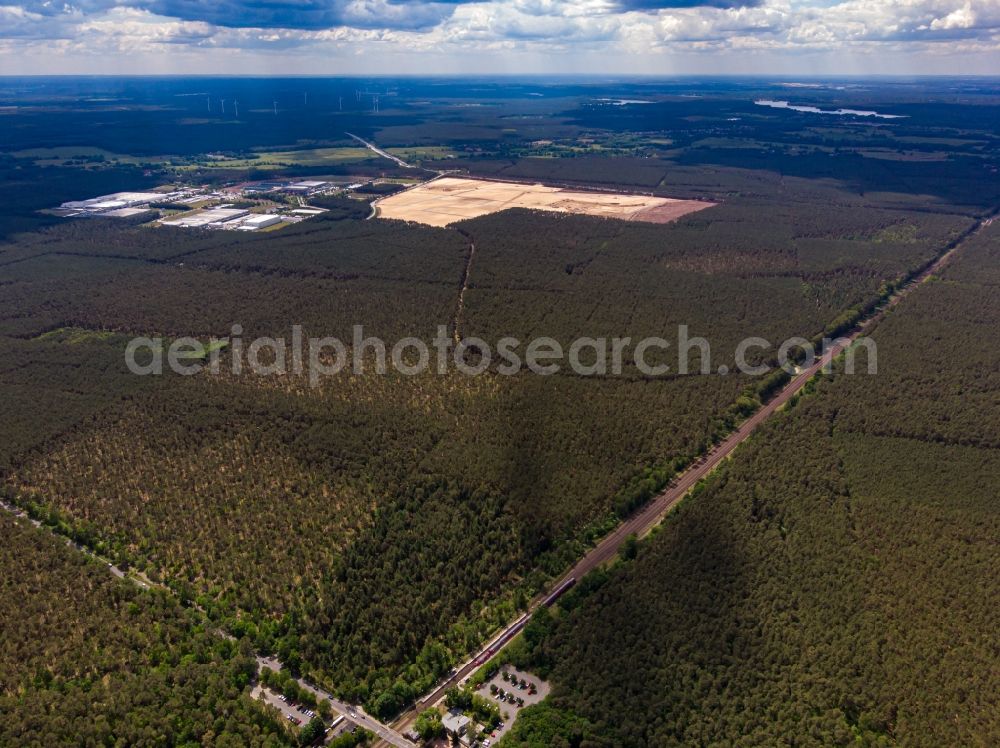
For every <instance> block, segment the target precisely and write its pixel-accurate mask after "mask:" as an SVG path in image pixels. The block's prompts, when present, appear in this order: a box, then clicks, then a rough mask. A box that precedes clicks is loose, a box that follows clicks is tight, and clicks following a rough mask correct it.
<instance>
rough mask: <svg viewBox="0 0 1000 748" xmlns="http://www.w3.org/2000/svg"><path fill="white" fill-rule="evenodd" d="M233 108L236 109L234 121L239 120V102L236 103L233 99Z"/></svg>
mask: <svg viewBox="0 0 1000 748" xmlns="http://www.w3.org/2000/svg"><path fill="white" fill-rule="evenodd" d="M233 107H235V109H236V119H239V118H240V102H238V101H237V100H236V99H233Z"/></svg>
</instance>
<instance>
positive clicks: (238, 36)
mask: <svg viewBox="0 0 1000 748" xmlns="http://www.w3.org/2000/svg"><path fill="white" fill-rule="evenodd" d="M4 3H8V4H4ZM0 73H2V74H6V75H34V74H107V75H116V74H117V75H120V74H249V75H287V74H308V75H400V74H410V75H424V74H426V75H460V74H474V75H483V74H495V75H504V74H510V75H521V74H559V75H562V74H568V75H572V74H581V75H583V74H587V75H592V74H638V75H684V74H695V75H697V74H768V75H790V76H792V75H794V76H808V75H817V76H822V75H871V74H883V75H928V74H929V75H934V74H939V75H1000V0H846V1H844V2H839V1H838V0H508V1H506V2H504V1H498V0H482V1H477V0H445V1H444V2H428V1H427V0H0Z"/></svg>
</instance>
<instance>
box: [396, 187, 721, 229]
mask: <svg viewBox="0 0 1000 748" xmlns="http://www.w3.org/2000/svg"><path fill="white" fill-rule="evenodd" d="M712 205H713V204H712V203H709V202H697V201H693V200H672V199H670V198H662V197H648V196H644V195H635V194H631V195H630V194H621V193H619V194H615V193H610V192H604V193H602V192H578V191H573V190H565V189H561V188H559V187H548V186H546V185H542V184H518V183H515V182H496V181H486V180H479V179H458V178H456V177H444V178H442V179H435V180H434V181H431V182H427V183H426V184H422V185H419V186H417V187H414V188H412V189H409V190H407V191H405V192H401V193H399V194H396V195H392V196H390V197H386V198H383V199H381V200H379V201H378V210H379V215H381V216H382V217H384V218H396V219H399V220H402V221H415V222H416V223H423V224H427V225H428V226H448V225H450V224H453V223H455V222H457V221H462V220H465V219H468V218H477V217H479V216H483V215H488V214H490V213H496V212H498V211H501V210H507V209H509V208H526V209H529V210H544V211H552V212H555V213H572V214H575V215H586V216H600V217H604V218H619V219H621V220H626V221H645V222H648V223H667V222H669V221H673V220H676V219H678V218H680V217H681V216H684V215H687V214H688V213H693V212H695V211H698V210H704V209H705V208H711V207H712Z"/></svg>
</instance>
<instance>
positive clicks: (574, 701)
mask: <svg viewBox="0 0 1000 748" xmlns="http://www.w3.org/2000/svg"><path fill="white" fill-rule="evenodd" d="M997 228H998V227H997V226H996V225H993V226H991V227H990V228H989V229H987V230H986V231H984V232H983V233H982V234H980V235H979V236H977V237H975V238H974V239H973V240H971V241H970V242H969V243H968V244H967V245H965V246H964V247H963V249H962V250H961V253H960V254H959V255H958V256H957V257H956V258H955V259H953V260H952V263H951V265H950V266H949V267H947V268H946V269H945V270H944V271H943V272H942V273H941V274H940V276H939V277H938V278H936V279H934V280H932V281H930V282H929V283H927V284H925V285H924V286H922V287H921V288H920V289H919V290H917V291H916V292H914V293H913V294H912V295H911V296H910V297H908V298H907V299H906V300H904V301H903V303H902V304H901V305H900V306H899V307H897V309H896V310H895V311H894V312H893V313H892V314H891V315H889V317H888V318H886V319H885V320H884V321H883V322H882V323H881V324H879V326H878V327H877V329H876V330H875V332H874V339H875V340H876V342H877V343H878V373H877V374H876V375H871V376H868V375H856V376H848V375H846V374H845V373H843V372H842V371H837V372H836V373H835V374H834V375H833V376H832V377H831V378H827V379H823V380H821V381H819V383H818V384H817V385H816V386H815V387H814V388H812V391H811V392H810V393H809V394H807V395H806V396H804V397H802V398H801V399H800V400H799V401H798V403H797V404H796V405H795V406H794V407H793V408H791V410H789V411H788V412H787V413H786V414H784V415H783V416H781V417H780V418H777V419H776V420H775V421H773V422H772V423H771V424H769V425H768V426H766V427H765V428H764V429H763V430H762V431H761V432H760V434H759V436H756V437H755V438H754V439H752V440H751V441H750V442H749V443H748V444H747V445H745V447H744V448H742V449H741V450H740V451H739V452H738V454H737V455H736V456H735V458H734V459H733V460H732V461H731V463H730V464H728V465H727V466H726V467H724V468H723V469H722V470H721V471H720V473H719V474H718V475H717V476H715V477H714V478H712V479H711V480H709V481H708V482H707V483H706V484H705V485H704V486H703V487H702V488H701V489H700V490H699V491H698V492H697V494H696V495H695V496H693V497H692V498H691V499H689V500H688V501H686V502H685V504H684V505H682V507H681V508H680V509H679V510H678V511H677V512H676V513H675V515H674V516H673V517H672V518H671V519H670V520H668V521H667V522H666V523H665V525H664V526H663V527H662V529H661V531H660V532H658V533H656V534H654V535H653V536H652V537H651V538H649V539H648V540H647V541H645V542H642V543H640V544H639V547H638V553H637V557H636V558H635V559H634V560H632V561H627V562H624V563H622V564H620V565H619V566H617V567H616V568H614V569H613V570H611V571H610V572H607V573H601V574H599V575H597V576H595V577H594V578H592V579H589V580H585V581H584V583H583V584H582V585H581V587H582V588H583V591H582V592H579V593H575V594H571V595H570V597H568V598H567V600H566V601H565V602H564V603H563V604H562V606H561V607H562V610H561V611H560V613H559V615H558V616H556V617H555V618H545V619H544V620H542V619H540V620H539V621H537V622H536V625H535V627H534V628H533V629H532V631H531V636H530V637H529V641H528V644H527V646H526V650H525V653H523V655H522V656H523V658H524V660H525V662H523V663H522V664H523V665H525V666H528V665H530V666H532V667H536V668H542V669H543V671H544V672H545V674H547V675H549V676H550V677H551V679H552V680H553V681H554V688H553V692H552V696H551V697H550V699H549V700H548V701H547V702H546V703H544V704H543V705H542V706H540V707H536V708H534V709H533V710H527V711H526V713H525V714H524V715H522V716H521V717H520V718H519V720H518V722H517V724H516V726H515V730H514V734H513V735H511V736H510V737H509V738H508V739H506V740H505V741H504V745H537V744H539V742H552V741H555V740H569V741H577V742H579V741H580V740H584V741H586V742H587V744H593V745H622V746H645V745H658V746H660V745H689V744H691V743H694V742H697V743H719V742H740V743H741V744H747V745H774V744H776V743H778V744H791V743H793V742H796V741H802V740H806V741H807V742H811V743H815V744H823V745H832V744H847V743H852V742H856V741H861V742H865V743H869V744H890V745H891V744H900V745H918V746H920V745H926V746H936V745H941V744H942V743H959V744H966V745H988V744H991V743H994V742H996V741H997V740H998V739H1000V721H998V720H997V715H998V714H1000V704H998V702H997V696H996V694H997V693H1000V681H998V679H997V672H996V669H995V668H994V667H993V663H995V660H996V652H995V637H994V632H995V631H996V630H997V629H998V627H1000V618H998V614H997V608H996V606H995V605H993V603H992V601H995V600H996V599H997V597H998V595H1000V589H998V587H997V580H998V579H1000V576H998V572H1000V556H998V555H997V552H996V544H995V538H996V537H997V533H998V532H1000V514H998V508H997V494H996V492H997V486H998V485H1000V459H998V456H997V449H998V447H1000V444H998V442H997V433H1000V432H998V424H997V422H996V419H997V414H998V412H1000V408H998V405H1000V402H998V400H997V393H998V392H1000V382H998V381H997V376H998V375H997V372H998V371H1000V359H998V354H997V351H996V349H995V347H991V346H982V345H979V344H977V343H976V342H975V341H981V340H983V339H984V338H983V336H988V335H989V331H990V330H992V329H994V328H995V327H996V325H997V322H998V319H997V314H998V309H997V305H996V303H995V293H996V284H995V278H996V270H997V267H998V251H997V248H998V247H1000V232H998V230H997ZM803 653H808V656H804V654H803Z"/></svg>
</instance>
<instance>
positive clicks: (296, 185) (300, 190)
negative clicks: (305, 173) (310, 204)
mask: <svg viewBox="0 0 1000 748" xmlns="http://www.w3.org/2000/svg"><path fill="white" fill-rule="evenodd" d="M328 184H329V182H319V181H306V182H292V183H291V184H289V185H287V186H286V187H285V190H286V191H288V192H293V193H296V194H300V195H312V194H313V193H315V192H319V191H321V190H322V189H324V188H325V187H326V186H327V185H328Z"/></svg>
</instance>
